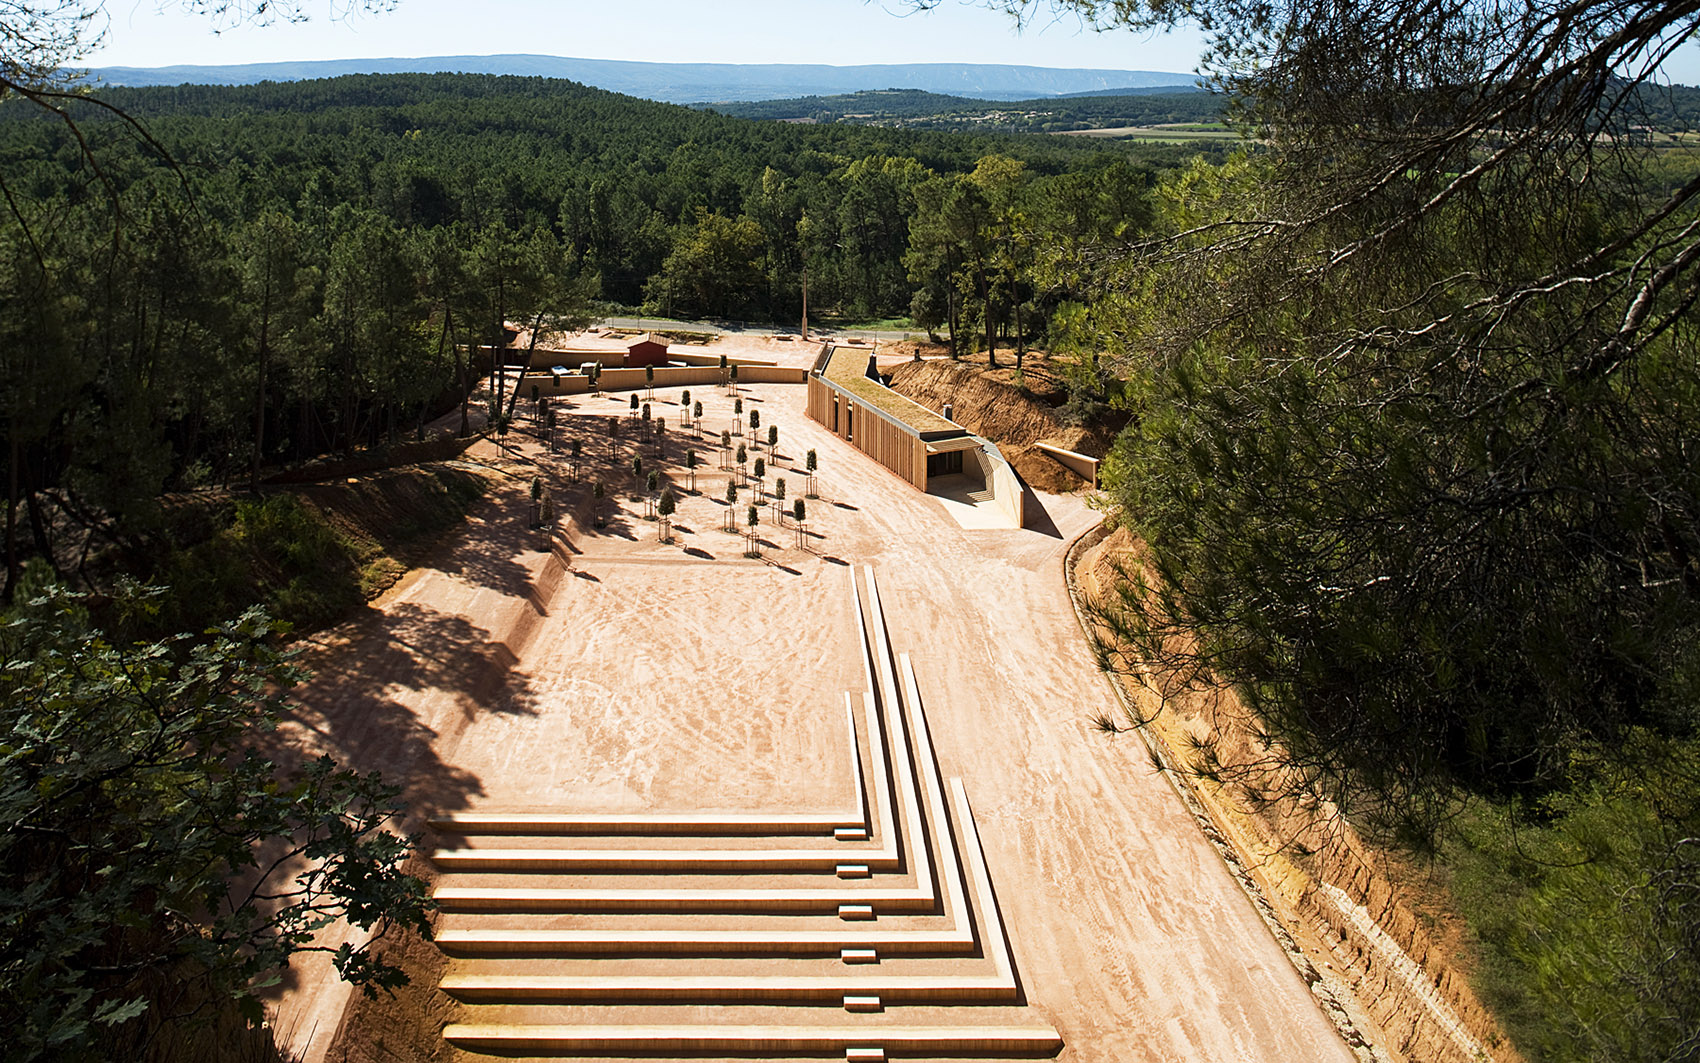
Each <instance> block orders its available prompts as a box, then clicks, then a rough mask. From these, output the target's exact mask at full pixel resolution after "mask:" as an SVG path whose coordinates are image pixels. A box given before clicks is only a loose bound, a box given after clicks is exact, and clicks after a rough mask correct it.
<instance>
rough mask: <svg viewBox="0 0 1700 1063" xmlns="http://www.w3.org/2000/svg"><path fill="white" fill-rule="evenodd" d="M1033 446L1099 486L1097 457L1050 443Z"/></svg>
mask: <svg viewBox="0 0 1700 1063" xmlns="http://www.w3.org/2000/svg"><path fill="white" fill-rule="evenodd" d="M1033 446H1034V447H1035V448H1037V449H1038V450H1042V451H1044V452H1045V453H1046V454H1049V455H1050V456H1051V457H1053V458H1055V459H1057V461H1059V462H1061V463H1062V466H1063V467H1064V468H1065V469H1068V470H1069V471H1070V472H1072V473H1075V474H1076V475H1078V476H1079V477H1080V478H1081V479H1083V480H1085V481H1086V482H1087V483H1089V484H1091V485H1092V486H1093V487H1097V486H1098V459H1097V458H1094V457H1092V456H1091V455H1089V454H1080V453H1077V452H1075V451H1072V450H1064V449H1063V448H1061V447H1053V446H1051V445H1050V444H1049V443H1035V444H1033Z"/></svg>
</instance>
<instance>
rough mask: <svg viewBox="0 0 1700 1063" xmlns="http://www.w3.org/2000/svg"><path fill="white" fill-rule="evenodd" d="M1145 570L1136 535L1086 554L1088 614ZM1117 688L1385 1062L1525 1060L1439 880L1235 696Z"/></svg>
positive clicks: (1081, 566)
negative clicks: (1358, 827) (1326, 791)
mask: <svg viewBox="0 0 1700 1063" xmlns="http://www.w3.org/2000/svg"><path fill="white" fill-rule="evenodd" d="M1144 560H1145V555H1144V549H1143V544H1142V543H1140V542H1139V540H1138V539H1137V538H1135V537H1134V536H1133V535H1132V534H1131V533H1130V532H1129V531H1128V529H1126V528H1119V529H1116V530H1115V531H1113V532H1110V533H1109V534H1107V535H1102V536H1101V538H1099V540H1098V541H1097V542H1096V543H1095V544H1093V545H1091V546H1089V547H1087V548H1085V549H1083V550H1081V551H1079V553H1078V554H1077V555H1076V557H1075V565H1074V572H1073V575H1074V579H1075V581H1076V583H1077V586H1078V587H1079V591H1080V593H1081V595H1082V596H1083V597H1084V598H1085V600H1086V602H1087V603H1088V608H1089V609H1090V610H1114V609H1116V608H1119V607H1120V601H1119V597H1118V595H1117V593H1116V588H1117V587H1118V586H1119V585H1122V584H1125V583H1126V580H1127V577H1126V575H1125V574H1126V573H1127V572H1129V571H1132V570H1133V569H1135V568H1137V567H1138V566H1140V565H1141V564H1143V563H1144ZM1099 633H1100V635H1101V636H1106V629H1104V628H1100V632H1099ZM1106 637H1107V636H1106ZM1120 664H1121V665H1122V666H1124V668H1126V669H1130V670H1131V669H1134V668H1135V666H1134V665H1133V663H1132V662H1131V661H1130V660H1129V659H1127V658H1121V659H1120ZM1154 678H1156V685H1159V686H1166V685H1165V684H1163V683H1162V682H1161V679H1160V678H1159V677H1154ZM1118 682H1121V683H1122V685H1123V691H1124V693H1126V694H1127V696H1128V698H1129V701H1128V704H1131V705H1133V706H1134V708H1135V712H1136V713H1137V714H1138V715H1139V717H1140V718H1141V720H1142V722H1143V729H1144V732H1145V734H1146V736H1147V738H1148V739H1149V740H1151V741H1152V742H1153V743H1154V744H1156V746H1157V747H1158V748H1159V749H1160V750H1161V751H1162V752H1163V754H1164V756H1165V758H1166V759H1168V760H1169V761H1170V762H1171V763H1172V764H1173V765H1174V766H1175V768H1176V772H1177V775H1179V776H1181V777H1182V781H1183V783H1184V784H1185V785H1187V786H1189V788H1190V789H1191V790H1192V791H1193V792H1194V794H1195V795H1196V796H1197V797H1198V799H1199V801H1200V802H1201V803H1202V804H1203V805H1204V807H1205V808H1206V809H1207V810H1208V812H1209V815H1210V818H1211V819H1212V820H1213V821H1214V823H1215V824H1216V826H1217V827H1218V828H1219V829H1220V830H1221V832H1222V834H1223V835H1224V836H1225V837H1226V838H1227V839H1228V841H1229V843H1230V844H1231V845H1232V846H1233V847H1234V848H1235V849H1236V850H1237V851H1238V852H1239V855H1240V857H1241V859H1242V861H1243V862H1244V864H1245V866H1246V868H1247V869H1248V870H1247V873H1248V874H1249V875H1251V876H1252V877H1253V878H1254V879H1255V880H1256V882H1257V885H1258V886H1259V887H1260V889H1261V891H1262V892H1263V894H1264V895H1265V896H1267V897H1268V898H1269V899H1270V900H1271V901H1272V902H1273V904H1274V907H1275V909H1276V912H1277V914H1278V916H1279V918H1280V919H1281V921H1282V922H1283V923H1284V924H1286V925H1287V927H1288V929H1289V931H1290V932H1291V933H1292V934H1293V936H1294V938H1295V939H1296V940H1297V941H1298V942H1299V944H1300V945H1301V947H1303V948H1304V951H1305V953H1306V954H1307V955H1308V956H1309V957H1310V959H1311V962H1312V963H1313V965H1314V966H1315V967H1316V968H1318V969H1319V976H1321V977H1325V978H1327V979H1330V980H1332V981H1333V982H1334V983H1335V984H1337V985H1339V986H1341V987H1342V988H1343V989H1344V991H1345V992H1344V993H1343V994H1337V995H1340V996H1342V997H1343V998H1344V999H1348V1000H1352V1001H1355V1002H1356V1006H1357V1007H1359V1008H1361V1009H1362V1011H1363V1013H1364V1014H1365V1015H1366V1016H1367V1017H1368V1019H1369V1020H1370V1022H1369V1023H1368V1024H1367V1025H1368V1027H1369V1028H1371V1029H1376V1030H1379V1031H1381V1033H1382V1034H1383V1035H1384V1036H1385V1040H1384V1041H1383V1042H1382V1047H1383V1048H1384V1049H1385V1050H1387V1051H1388V1052H1389V1053H1391V1054H1394V1055H1396V1057H1397V1058H1400V1059H1403V1060H1406V1061H1409V1063H1473V1061H1478V1060H1482V1059H1489V1060H1493V1061H1495V1063H1514V1061H1518V1060H1521V1058H1522V1057H1521V1056H1520V1055H1519V1054H1518V1053H1517V1052H1516V1050H1515V1049H1514V1048H1513V1047H1512V1046H1511V1043H1510V1042H1509V1041H1508V1040H1507V1039H1506V1038H1505V1036H1504V1033H1503V1031H1502V1030H1501V1029H1500V1028H1499V1025H1498V1023H1497V1022H1496V1021H1495V1019H1494V1017H1493V1015H1492V1014H1491V1013H1490V1012H1489V1010H1488V1009H1487V1008H1486V1006H1484V1005H1483V1003H1482V1002H1481V1001H1480V1000H1479V999H1478V998H1477V996H1476V994H1475V992H1474V991H1473V989H1472V988H1471V985H1470V982H1469V979H1468V977H1467V970H1468V965H1469V964H1470V963H1471V962H1472V954H1471V951H1470V948H1469V945H1468V942H1467V940H1466V938H1465V932H1464V930H1463V927H1462V921H1461V920H1459V919H1458V918H1456V917H1455V916H1452V915H1451V914H1450V912H1449V910H1448V909H1449V905H1448V903H1447V901H1446V898H1445V896H1444V891H1443V890H1442V889H1441V888H1440V887H1439V886H1438V884H1437V883H1436V882H1435V881H1434V880H1433V876H1432V875H1430V874H1429V873H1427V872H1425V871H1424V870H1423V869H1422V868H1421V867H1420V866H1415V865H1413V864H1412V863H1411V862H1410V861H1408V860H1405V859H1402V858H1400V857H1399V856H1398V855H1396V854H1393V853H1389V852H1384V851H1381V850H1379V849H1377V848H1376V847H1374V846H1372V845H1370V844H1369V843H1367V842H1366V841H1365V840H1364V839H1362V838H1361V837H1359V835H1358V834H1357V833H1356V832H1355V831H1354V830H1353V829H1352V827H1351V826H1350V824H1349V823H1347V822H1346V821H1345V820H1344V819H1343V818H1342V817H1341V816H1340V815H1339V814H1338V813H1337V812H1336V811H1335V809H1334V808H1333V806H1332V805H1330V804H1329V803H1328V802H1326V801H1321V800H1317V799H1316V798H1315V797H1314V796H1313V795H1311V794H1310V792H1309V790H1308V789H1307V788H1305V787H1303V786H1302V785H1300V782H1301V780H1298V779H1295V778H1293V777H1292V776H1291V774H1290V773H1289V772H1288V771H1287V770H1286V769H1284V767H1283V766H1282V764H1281V761H1280V755H1279V748H1278V747H1276V748H1273V749H1272V748H1271V747H1270V745H1269V743H1268V742H1267V740H1266V739H1265V738H1264V737H1263V736H1262V733H1261V730H1260V729H1259V727H1258V726H1257V721H1256V720H1255V718H1253V717H1252V716H1251V714H1250V713H1248V712H1247V711H1246V710H1245V708H1244V706H1243V705H1242V704H1241V703H1240V701H1239V699H1238V698H1237V697H1236V696H1235V695H1234V692H1233V691H1232V690H1231V689H1228V688H1226V687H1223V686H1216V687H1211V688H1199V689H1188V690H1185V691H1182V692H1180V693H1179V694H1178V695H1177V693H1176V692H1175V691H1172V690H1171V691H1168V693H1169V695H1170V696H1167V697H1163V698H1158V697H1157V696H1156V695H1155V694H1154V693H1153V692H1152V690H1151V689H1150V688H1149V687H1148V686H1144V685H1142V684H1141V683H1140V682H1139V681H1138V678H1137V675H1128V676H1123V677H1119V678H1118ZM1361 1025H1362V1024H1361Z"/></svg>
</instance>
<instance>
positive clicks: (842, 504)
mask: <svg viewBox="0 0 1700 1063" xmlns="http://www.w3.org/2000/svg"><path fill="white" fill-rule="evenodd" d="M833 505H834V506H835V507H837V508H838V509H847V510H849V511H850V512H852V513H860V512H862V511H861V509H859V508H858V507H856V506H852V505H851V504H850V503H848V502H834V503H833Z"/></svg>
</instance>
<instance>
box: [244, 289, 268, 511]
mask: <svg viewBox="0 0 1700 1063" xmlns="http://www.w3.org/2000/svg"><path fill="white" fill-rule="evenodd" d="M271 323H272V271H271V256H269V255H268V256H267V257H266V275H265V286H264V288H263V289H262V290H261V294H260V351H259V354H260V358H259V363H260V365H259V376H260V379H259V383H258V385H256V387H255V388H254V460H253V462H252V463H251V464H250V465H249V468H248V490H249V491H250V492H252V493H253V494H259V493H260V461H261V456H262V455H263V454H264V453H265V450H266V368H267V366H268V364H269V363H270V360H271Z"/></svg>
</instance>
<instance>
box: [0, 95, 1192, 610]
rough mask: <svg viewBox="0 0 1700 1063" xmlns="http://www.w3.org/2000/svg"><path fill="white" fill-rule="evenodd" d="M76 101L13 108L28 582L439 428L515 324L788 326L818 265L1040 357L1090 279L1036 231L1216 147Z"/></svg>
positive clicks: (16, 384) (198, 99)
mask: <svg viewBox="0 0 1700 1063" xmlns="http://www.w3.org/2000/svg"><path fill="white" fill-rule="evenodd" d="M113 109H116V110H113ZM66 113H67V115H68V116H69V117H71V118H74V119H75V122H76V126H75V129H73V128H72V127H71V126H69V125H67V124H66V123H65V122H64V121H61V119H60V117H59V116H58V115H56V114H54V113H50V112H47V111H44V110H43V109H42V108H40V107H36V106H32V105H30V104H29V103H27V102H26V101H22V100H17V99H12V100H5V101H0V167H3V170H4V173H5V174H6V188H7V192H8V196H9V201H8V202H9V207H10V213H9V215H8V217H7V219H6V225H5V228H4V234H3V237H0V239H3V244H0V250H3V253H4V258H5V269H4V272H3V273H0V305H3V307H4V309H3V310H0V319H3V320H0V328H3V329H4V332H5V336H6V343H5V349H4V355H3V356H0V357H3V358H4V359H5V365H4V372H3V373H0V387H4V389H5V404H6V406H7V408H8V409H10V410H13V411H18V414H19V415H17V416H13V417H11V418H10V419H9V422H8V430H9V436H10V438H9V440H8V443H9V446H10V448H11V449H10V452H11V453H12V454H13V455H14V456H15V460H14V463H13V473H14V476H15V480H14V488H13V493H12V500H13V506H12V512H13V513H14V514H16V515H18V516H21V517H22V518H23V519H18V520H13V521H10V522H8V526H7V527H8V533H7V543H8V544H7V556H8V571H9V573H10V576H9V580H8V586H11V585H12V584H13V583H15V581H16V579H17V576H18V573H19V571H20V567H21V565H22V563H23V560H24V559H25V557H26V556H28V555H32V554H33V555H35V556H38V557H40V558H42V559H45V560H54V561H57V562H60V563H63V561H64V560H65V558H64V554H63V551H64V542H63V539H64V537H66V536H68V535H70V536H76V538H75V539H73V541H79V542H80V541H82V540H81V537H80V535H79V533H78V531H77V530H78V529H84V528H94V529H97V530H98V533H99V534H98V537H97V540H96V545H98V546H99V547H100V548H101V549H108V548H118V549H121V550H124V551H128V552H129V553H131V554H133V555H134V556H135V557H136V559H137V563H138V564H141V565H144V567H145V558H146V557H147V556H148V550H147V547H146V543H147V540H148V537H149V535H150V534H151V533H152V531H153V530H154V529H155V528H157V527H158V518H157V517H156V516H155V515H154V514H155V502H154V499H155V497H156V496H157V495H158V494H159V493H160V492H161V491H164V490H172V489H179V488H185V487H193V486H196V485H198V484H206V483H213V482H231V481H245V482H254V481H257V480H258V479H259V478H260V477H261V476H262V475H263V474H264V472H265V470H266V469H267V468H268V467H269V466H271V465H272V464H273V463H276V462H279V461H302V460H305V459H307V458H310V457H312V456H314V455H318V454H323V453H327V452H348V451H351V450H353V449H354V448H356V447H361V446H367V445H372V444H377V443H381V442H394V441H396V440H398V439H402V438H407V437H410V436H411V435H412V434H414V433H415V432H416V431H417V430H418V428H419V427H420V425H421V424H422V423H423V421H424V419H425V418H427V417H428V416H431V415H433V414H435V413H437V412H440V411H441V410H443V409H444V408H446V407H447V406H449V405H452V403H453V402H454V401H456V399H457V398H464V397H465V395H466V394H467V392H468V391H469V390H470V389H471V387H472V384H473V381H474V379H475V377H476V373H475V369H474V367H473V366H472V365H471V364H470V363H469V360H468V358H467V356H466V351H467V349H468V344H480V343H483V344H489V343H494V342H500V339H501V328H502V324H503V322H504V321H512V320H521V321H525V320H554V321H561V322H568V321H571V320H574V319H580V320H582V319H583V316H584V315H585V314H586V313H587V312H588V311H589V310H590V308H591V307H592V306H593V305H605V304H614V305H620V306H638V305H643V306H647V307H648V308H649V309H651V310H653V311H665V312H671V313H673V314H679V315H687V316H689V315H711V316H732V317H740V318H757V319H767V320H782V321H791V320H794V319H795V317H796V315H797V314H798V313H799V312H800V308H801V307H800V304H801V294H802V293H801V286H802V283H803V275H804V271H805V269H806V270H807V273H808V283H809V295H810V302H811V306H813V307H814V308H816V311H817V312H822V311H833V310H837V311H839V312H841V313H844V314H847V315H853V316H857V317H863V318H869V317H885V316H891V315H898V316H902V315H907V314H909V313H911V312H913V313H914V314H915V316H916V318H917V320H918V321H919V323H920V324H921V325H923V326H928V325H935V324H940V323H944V322H953V323H955V325H956V331H957V332H958V333H959V334H967V333H974V334H978V335H992V336H994V337H995V336H997V335H1000V334H1003V333H1006V332H1008V331H1010V330H1011V329H1020V330H1024V335H1023V336H1022V337H1021V338H1022V339H1023V340H1025V341H1028V342H1030V341H1031V340H1032V339H1033V338H1035V337H1036V336H1038V335H1041V334H1042V333H1043V330H1044V326H1045V323H1046V321H1047V320H1048V316H1049V309H1050V308H1051V307H1053V306H1055V305H1058V304H1059V303H1061V302H1062V301H1063V300H1065V299H1067V298H1068V297H1069V291H1068V289H1067V288H1066V287H1064V286H1059V285H1050V286H1047V287H1044V288H1043V289H1041V288H1040V287H1038V286H1036V285H1035V284H1033V283H1032V282H1031V279H1030V278H1029V277H1028V276H1027V275H1026V273H1025V271H1028V270H1030V268H1031V266H1032V263H1033V246H1034V245H1033V244H1032V243H1031V242H1028V241H1026V240H1024V239H1013V240H1012V239H1010V237H1011V236H1012V235H1014V234H1019V233H1022V232H1025V231H1028V230H1030V229H1034V228H1038V229H1043V230H1045V231H1047V232H1050V233H1054V234H1056V235H1057V236H1058V237H1059V238H1064V237H1067V238H1075V237H1084V236H1087V235H1091V234H1114V233H1118V232H1121V231H1123V230H1124V229H1126V227H1127V226H1128V224H1129V222H1130V221H1132V220H1135V219H1137V218H1138V217H1139V216H1140V213H1141V212H1142V211H1143V210H1144V206H1143V204H1144V198H1143V193H1144V189H1146V188H1147V187H1148V186H1149V185H1150V183H1151V182H1152V180H1153V178H1154V174H1155V173H1156V172H1157V171H1158V170H1160V169H1162V168H1163V167H1165V166H1167V165H1169V164H1172V163H1174V162H1175V161H1177V160H1180V159H1182V158H1184V157H1185V156H1184V154H1182V153H1180V152H1173V151H1171V152H1169V153H1167V154H1165V153H1162V152H1146V153H1145V154H1142V155H1138V156H1135V155H1132V154H1130V153H1128V152H1126V151H1121V152H1102V151H1098V150H1092V149H1085V148H1082V147H1079V146H1076V145H1073V144H1066V143H1058V142H1056V141H1053V140H1048V139H1044V138H1027V139H1022V138H1011V137H990V136H987V137H962V136H944V135H931V134H914V133H905V132H899V131H891V130H879V129H866V128H856V127H849V126H844V127H834V128H798V127H788V126H776V125H766V124H758V123H752V122H747V121H742V120H738V119H733V118H727V117H723V116H718V115H713V114H705V113H701V112H697V111H693V110H690V109H687V108H683V107H675V106H671V105H666V104H657V103H650V102H645V101H640V100H635V99H631V98H629V97H622V96H618V95H615V94H612V93H607V92H602V91H599V90H595V89H589V88H585V87H583V86H580V85H575V84H572V83H570V82H558V81H544V80H539V79H514V78H493V77H485V76H475V75H469V76H460V75H394V76H357V77H348V78H340V79H335V80H329V81H308V82H291V83H285V84H262V85H255V86H246V87H205V86H202V87H195V86H183V87H177V88H154V89H125V90H109V91H106V92H103V93H101V94H99V95H98V96H97V97H96V98H95V100H94V101H90V102H87V103H84V102H76V101H73V102H71V103H69V104H68V105H67V107H66ZM1022 248H1026V250H1025V251H1023V250H1021V249H1022ZM25 411H27V415H25ZM49 510H51V512H50V511H49Z"/></svg>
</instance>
